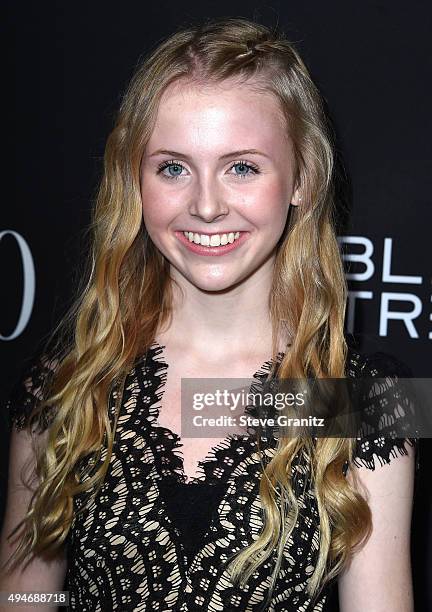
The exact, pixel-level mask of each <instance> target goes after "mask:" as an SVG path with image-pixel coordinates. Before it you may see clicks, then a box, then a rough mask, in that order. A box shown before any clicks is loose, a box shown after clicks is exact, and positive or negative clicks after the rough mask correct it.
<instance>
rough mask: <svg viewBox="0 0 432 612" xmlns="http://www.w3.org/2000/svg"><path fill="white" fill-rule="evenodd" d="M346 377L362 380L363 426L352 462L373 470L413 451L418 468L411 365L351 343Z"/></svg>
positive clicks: (361, 405)
mask: <svg viewBox="0 0 432 612" xmlns="http://www.w3.org/2000/svg"><path fill="white" fill-rule="evenodd" d="M346 376H347V378H354V379H357V380H359V381H360V389H361V395H360V406H359V409H360V411H361V429H360V431H359V436H358V437H357V439H356V445H355V449H354V455H353V459H352V463H353V464H354V465H355V466H357V467H366V468H369V469H370V470H374V469H375V467H376V466H377V460H378V462H379V465H384V464H389V463H390V462H391V460H392V459H396V458H397V457H401V456H407V455H409V454H410V453H411V452H413V453H414V455H415V465H416V470H418V469H419V466H420V456H419V434H418V431H417V428H416V418H415V414H416V398H415V394H414V392H413V388H412V385H411V384H410V381H409V379H410V378H412V377H413V373H412V370H411V369H410V368H409V366H408V365H407V364H406V363H405V362H403V361H402V360H401V359H400V358H399V357H396V356H395V355H393V354H390V353H387V352H384V351H376V352H372V353H364V352H361V351H359V350H358V349H357V347H355V345H353V343H349V344H348V353H347V360H346ZM410 447H411V448H412V449H413V451H410Z"/></svg>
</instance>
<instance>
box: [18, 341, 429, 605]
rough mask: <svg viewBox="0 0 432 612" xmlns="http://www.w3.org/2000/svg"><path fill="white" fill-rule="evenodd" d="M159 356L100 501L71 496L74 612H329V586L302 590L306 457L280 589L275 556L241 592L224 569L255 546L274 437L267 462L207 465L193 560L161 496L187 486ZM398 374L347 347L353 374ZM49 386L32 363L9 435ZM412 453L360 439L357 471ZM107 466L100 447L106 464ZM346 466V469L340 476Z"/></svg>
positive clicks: (125, 421)
mask: <svg viewBox="0 0 432 612" xmlns="http://www.w3.org/2000/svg"><path fill="white" fill-rule="evenodd" d="M163 348H164V347H161V346H160V345H158V344H157V343H153V345H152V346H151V348H150V349H149V351H148V352H147V355H145V356H144V357H143V358H141V359H139V360H138V361H137V362H136V364H135V366H134V368H133V369H132V370H131V372H130V373H129V375H128V377H127V379H126V383H125V387H124V391H123V396H122V401H121V411H120V415H119V419H118V425H117V431H116V436H115V440H114V447H113V454H112V456H111V460H110V465H109V469H108V472H107V474H106V477H105V480H104V483H103V485H102V487H101V489H100V491H99V492H98V493H97V495H96V496H94V497H93V499H91V502H90V505H89V506H88V507H87V508H86V509H85V510H84V511H81V509H82V508H83V504H84V501H85V500H86V499H87V495H88V494H86V493H83V494H80V495H77V496H76V497H75V498H74V509H75V516H74V520H73V524H72V527H71V529H70V532H69V534H68V538H67V545H68V570H67V576H66V581H67V589H68V590H69V591H70V609H71V610H79V611H80V612H87V611H89V612H90V611H99V610H100V611H103V612H105V611H107V610H119V611H121V612H128V611H133V610H137V611H144V610H155V611H171V610H175V611H179V612H190V611H198V610H209V611H211V612H216V611H220V610H226V611H232V610H242V611H246V612H258V611H262V610H268V611H270V612H294V611H295V612H322V611H323V610H324V609H325V603H326V600H327V597H328V588H329V587H327V588H325V589H324V590H323V591H322V592H321V594H320V595H319V597H318V599H316V600H315V601H314V602H312V601H311V600H310V597H309V595H308V593H307V591H306V585H307V580H308V577H309V576H310V575H311V574H312V572H313V570H314V568H315V565H316V560H317V557H318V553H319V513H318V507H317V501H316V498H315V495H314V491H313V486H312V483H311V481H310V478H309V471H310V465H309V460H308V459H307V458H305V456H304V455H303V454H301V455H300V456H297V457H295V459H294V461H293V465H292V468H291V476H292V485H293V489H294V492H295V494H296V496H297V499H298V502H299V515H298V518H297V523H296V525H295V528H294V530H293V532H292V533H291V535H290V537H289V538H288V540H287V542H286V544H285V546H284V552H283V560H282V564H281V567H280V570H279V572H278V575H277V579H276V581H275V583H274V586H273V589H272V591H270V587H271V576H272V569H273V567H274V556H273V557H269V559H268V560H267V561H266V562H265V563H264V564H263V565H262V566H260V567H259V568H258V570H256V571H255V572H254V574H253V575H252V577H251V578H250V580H249V581H248V583H247V584H246V585H245V586H235V585H233V584H232V582H231V580H230V576H229V573H228V571H227V569H226V565H227V562H228V561H229V560H230V558H231V557H232V556H234V554H235V553H236V552H238V551H240V550H241V549H242V548H244V547H245V546H247V545H249V544H251V543H252V542H253V541H254V540H255V539H256V538H257V537H258V535H259V533H260V532H261V529H262V527H263V516H262V507H261V503H260V498H259V482H260V477H261V473H262V466H261V459H262V460H263V461H264V463H266V462H267V461H270V460H271V458H272V457H273V455H274V452H275V445H276V442H275V440H274V439H273V440H272V439H271V438H269V439H266V440H264V441H263V442H262V443H261V444H260V446H261V448H262V453H260V452H259V450H258V447H257V443H256V441H254V439H253V438H251V437H250V436H240V435H230V436H228V437H227V438H226V439H225V440H224V441H223V442H221V443H220V444H218V445H217V446H215V447H214V448H213V449H212V450H211V451H210V452H209V453H208V455H207V456H206V457H205V458H204V459H203V460H202V461H201V462H200V463H199V476H198V477H196V478H194V479H191V480H190V482H191V483H195V484H198V483H204V484H207V485H209V486H211V485H213V486H215V487H218V494H217V495H215V496H214V499H215V501H214V505H213V507H211V508H207V523H206V524H205V525H204V527H205V528H204V529H202V534H201V538H200V539H201V542H200V545H199V547H198V549H197V550H194V551H192V552H191V551H190V549H189V548H188V547H187V546H186V543H185V541H184V539H183V536H184V533H182V531H181V530H180V529H179V524H178V523H177V522H176V521H175V520H173V511H172V507H171V510H170V508H169V501H168V499H167V496H166V494H164V488H165V492H166V485H167V483H168V482H169V479H171V480H172V479H174V480H175V481H176V482H178V483H185V482H186V476H185V474H184V471H183V461H182V456H181V440H180V438H179V436H178V435H176V434H174V433H173V432H171V431H169V430H168V429H166V428H163V427H160V426H159V425H158V413H159V407H158V402H160V400H161V397H162V394H163V388H164V384H165V381H166V377H167V368H168V364H167V363H166V362H165V361H164V360H163ZM281 355H282V354H280V355H279V359H280V356H281ZM158 357H159V358H158ZM380 364H381V365H382V368H383V369H380ZM271 365H272V361H271V360H269V361H268V362H266V363H265V364H263V366H262V368H261V370H259V371H258V372H257V373H256V374H255V375H254V378H255V379H256V380H257V381H262V380H263V376H265V375H266V373H267V372H269V371H270V368H271ZM399 365H400V364H399ZM397 366H398V362H395V361H394V360H393V359H392V358H390V357H389V356H386V355H384V354H378V353H376V354H374V355H373V356H371V357H366V356H364V355H361V354H360V353H358V352H356V351H354V350H352V349H350V352H349V356H348V361H347V368H346V372H347V376H354V377H358V376H365V375H367V376H377V375H380V373H381V372H385V373H390V372H391V371H394V370H395V368H396V370H397ZM49 376H50V361H49V360H47V359H44V360H42V361H39V362H37V363H34V364H32V366H31V367H30V369H29V370H28V372H27V375H26V376H25V377H24V378H23V380H22V384H21V385H20V387H19V389H17V390H16V391H15V393H14V394H13V395H12V396H11V399H10V401H9V405H8V407H9V414H10V422H11V425H12V424H14V425H15V427H16V428H17V429H20V428H22V427H24V426H25V424H26V423H27V422H28V416H29V414H30V410H31V408H32V406H33V405H34V404H35V401H36V400H37V399H40V397H41V387H42V383H43V381H44V380H47V379H48V378H49ZM392 389H393V387H392V385H391V384H389V386H388V388H386V389H384V390H383V389H381V392H382V393H391V392H392ZM117 392H118V390H117V388H116V387H114V389H113V390H112V392H111V394H110V398H109V403H108V410H109V413H110V417H111V419H113V418H114V410H115V402H116V399H117ZM379 399H380V395H379V394H377V395H376V396H375V398H374V399H373V401H372V404H373V402H375V405H376V406H378V403H376V402H379ZM52 416H53V414H50V415H48V414H43V415H41V416H40V418H39V423H40V424H41V429H44V428H45V427H47V426H49V422H50V419H51V418H52ZM365 442H367V444H365ZM406 443H409V444H410V445H411V446H415V448H416V451H417V450H418V444H417V443H418V439H417V438H408V439H398V438H396V439H393V440H392V439H388V438H382V439H381V438H380V437H378V436H377V435H376V434H375V433H374V435H373V436H369V438H368V437H367V436H366V438H362V439H360V438H358V439H357V447H356V453H355V458H354V462H355V463H356V464H357V465H363V466H365V467H367V468H369V469H374V468H375V459H374V456H375V455H376V456H377V457H378V459H379V461H380V463H381V464H382V463H389V462H390V460H391V457H396V456H397V455H398V454H399V455H403V454H407V450H406V447H405V444H406ZM105 456H106V449H105V447H103V449H102V457H101V460H103V459H104V457H105ZM88 461H92V459H91V458H90V459H89V458H84V459H83V460H82V465H81V466H80V470H81V472H80V473H81V476H82V480H83V481H85V480H86V478H88V477H89V476H88V475H87V476H86V475H83V474H84V472H83V471H82V470H83V469H84V467H85V465H86V462H88ZM416 466H417V468H418V466H419V462H418V454H417V452H416ZM347 468H348V464H346V465H345V466H344V473H346V469H347ZM214 490H215V492H216V488H215V489H214ZM161 493H162V494H161ZM269 592H271V597H270V599H269V600H267V595H268V594H269Z"/></svg>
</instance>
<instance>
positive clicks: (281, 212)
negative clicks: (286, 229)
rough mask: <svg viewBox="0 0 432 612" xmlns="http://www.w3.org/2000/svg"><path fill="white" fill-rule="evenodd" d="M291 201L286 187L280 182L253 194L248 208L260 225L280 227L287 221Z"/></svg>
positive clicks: (268, 185) (270, 184)
mask: <svg viewBox="0 0 432 612" xmlns="http://www.w3.org/2000/svg"><path fill="white" fill-rule="evenodd" d="M288 207H289V201H288V193H287V189H286V187H285V186H283V185H281V183H280V182H279V181H274V182H271V183H268V184H266V185H265V186H264V185H263V187H262V188H261V189H259V190H257V191H256V192H255V193H254V194H253V195H252V194H251V196H250V198H249V199H248V202H247V204H246V208H247V209H248V210H249V212H250V214H251V215H252V216H253V219H254V221H255V222H256V223H257V224H260V225H278V224H280V222H281V221H284V220H285V219H286V215H287V213H288Z"/></svg>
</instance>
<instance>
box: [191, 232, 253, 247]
mask: <svg viewBox="0 0 432 612" xmlns="http://www.w3.org/2000/svg"><path fill="white" fill-rule="evenodd" d="M182 233H183V235H184V237H185V238H187V239H188V240H189V242H193V243H194V244H199V245H201V246H207V247H208V246H210V247H218V246H224V245H226V244H233V243H234V242H235V241H236V240H238V239H239V238H240V236H241V235H242V234H244V233H245V232H239V231H236V232H226V233H223V234H222V233H217V234H216V233H214V234H198V233H197V232H189V231H187V230H184V231H183V232H182Z"/></svg>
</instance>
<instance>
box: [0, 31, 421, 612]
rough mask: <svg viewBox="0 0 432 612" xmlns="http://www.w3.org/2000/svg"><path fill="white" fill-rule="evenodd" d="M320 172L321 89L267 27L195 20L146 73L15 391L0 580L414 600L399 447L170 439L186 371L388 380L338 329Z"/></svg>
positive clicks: (92, 594) (181, 602)
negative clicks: (68, 295)
mask: <svg viewBox="0 0 432 612" xmlns="http://www.w3.org/2000/svg"><path fill="white" fill-rule="evenodd" d="M332 176H333V146H332V141H331V137H330V131H329V128H328V125H327V122H326V120H325V116H324V113H323V109H322V101H321V98H320V95H319V93H318V91H317V89H316V87H315V85H314V84H313V82H312V81H311V78H310V76H309V74H308V71H307V69H306V67H305V65H304V64H303V62H302V60H301V59H300V57H299V55H298V53H297V52H296V51H295V50H294V48H293V47H292V45H291V44H289V42H287V40H285V38H284V37H283V36H282V35H281V34H278V33H275V32H271V31H270V30H268V29H267V28H265V27H263V26H260V25H258V24H256V23H252V22H249V21H247V20H243V19H227V20H222V21H216V22H208V23H205V24H204V25H202V26H200V27H190V28H186V29H183V30H181V31H178V32H176V33H175V34H173V35H172V36H171V37H170V38H169V39H168V40H166V41H164V42H163V43H161V44H160V45H159V46H158V47H157V49H156V50H155V51H154V52H153V53H152V54H151V55H150V56H149V57H148V58H147V59H146V60H145V61H144V62H143V63H142V65H141V66H140V67H139V69H138V70H137V72H136V73H135V75H134V77H133V79H132V81H131V84H130V86H129V87H128V89H127V91H126V93H125V95H124V98H123V102H122V104H121V108H120V112H119V114H118V118H117V122H116V125H115V127H114V129H113V131H112V133H111V134H110V136H109V138H108V142H107V146H106V153H105V168H104V175H103V178H102V181H101V185H100V190H99V194H98V198H97V202H96V206H95V211H94V222H93V231H94V240H93V248H92V252H91V254H90V257H89V262H90V266H89V273H88V277H87V278H86V280H85V284H84V286H83V288H82V290H81V292H80V295H79V298H78V300H77V302H76V305H75V307H74V308H73V310H72V311H71V315H70V316H69V317H68V319H67V320H66V321H65V322H64V326H63V327H62V328H61V330H62V333H61V334H60V333H57V332H56V333H55V334H54V337H55V340H56V342H55V343H53V346H50V347H48V346H47V347H45V349H44V351H43V352H42V354H41V355H40V357H39V358H37V359H35V360H34V362H33V363H32V364H31V367H30V369H29V371H28V372H27V374H26V375H25V376H23V379H22V385H21V387H20V388H21V393H20V392H17V393H15V395H14V396H12V397H11V399H10V402H9V408H10V414H11V421H12V422H13V424H14V427H13V431H12V437H11V462H10V465H11V467H10V477H9V491H8V502H7V512H6V517H5V522H4V526H3V531H2V549H1V560H2V563H3V573H2V579H1V589H2V590H3V591H29V590H36V589H37V590H38V591H50V592H52V591H58V590H61V589H62V587H63V585H65V589H67V590H68V591H69V592H70V607H71V609H73V610H79V611H80V612H81V611H85V610H89V611H90V610H91V611H93V610H103V611H105V610H121V611H125V610H126V611H129V610H161V611H162V610H181V611H187V610H211V611H216V610H228V611H231V610H248V611H249V610H250V611H258V610H272V611H290V612H291V611H293V612H294V611H300V610H301V611H302V612H305V611H310V610H314V611H321V610H323V609H324V606H325V603H326V600H327V598H328V592H329V588H330V585H331V584H332V582H333V581H334V580H335V579H336V578H338V582H339V599H340V607H341V610H342V612H355V611H360V610H361V611H363V610H368V611H370V612H372V611H374V610H384V609H385V610H392V612H409V611H410V610H413V596H412V586H411V571H410V519H411V507H412V498H413V482H414V469H413V468H414V465H415V464H414V460H415V455H414V449H415V448H416V442H417V439H416V438H407V439H403V438H397V439H394V440H392V439H389V438H388V437H386V436H385V430H383V432H382V436H380V437H379V438H377V437H376V436H372V437H370V439H366V440H363V439H361V438H358V437H357V438H335V437H332V438H323V437H321V438H316V437H312V436H296V437H294V436H291V437H284V436H280V437H279V438H278V439H277V440H276V439H275V438H271V439H270V438H263V439H260V436H258V435H227V436H225V437H219V438H218V437H217V436H209V437H201V438H197V437H195V438H192V437H191V438H187V437H184V438H183V439H181V437H180V435H179V432H180V431H181V380H182V379H189V378H213V377H218V378H219V379H223V378H225V377H226V378H247V379H250V378H251V377H252V378H253V379H254V380H256V381H263V380H264V378H265V377H266V375H267V376H270V375H271V376H275V377H280V378H303V377H306V376H312V377H317V378H344V377H354V378H355V377H359V376H377V375H380V374H381V375H391V374H392V372H394V371H395V370H394V368H395V362H392V361H391V360H389V359H387V360H385V358H384V356H383V354H375V355H369V356H366V355H362V354H361V353H359V352H358V351H356V350H355V349H354V348H352V347H351V348H349V347H348V343H347V338H346V337H345V335H344V314H345V306H346V296H347V289H346V284H345V276H344V271H343V267H342V263H341V258H340V254H339V249H338V243H337V239H336V235H335V224H334V217H335V207H334V199H333V179H332ZM380 355H381V356H380ZM388 380H389V383H388V386H387V387H385V388H382V387H380V390H379V392H378V393H377V394H376V395H375V396H374V399H373V400H372V403H375V404H374V405H376V407H378V406H379V405H380V402H381V400H382V398H383V397H384V396H386V397H387V398H388V397H391V396H392V392H394V389H395V384H396V383H395V382H394V381H395V379H392V378H391V376H390V377H389V379H388ZM392 380H393V383H392V382H391V381H392ZM381 403H382V402H381ZM407 442H408V444H406V443H407ZM375 455H376V456H378V458H379V460H380V461H379V465H378V463H377V462H376V459H375ZM24 465H28V467H29V469H30V472H28V473H27V474H33V480H32V482H31V484H30V485H29V487H28V489H23V488H22V487H20V483H21V469H22V467H23V466H24ZM23 478H24V476H23ZM33 492H34V496H33V497H32V493H33Z"/></svg>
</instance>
